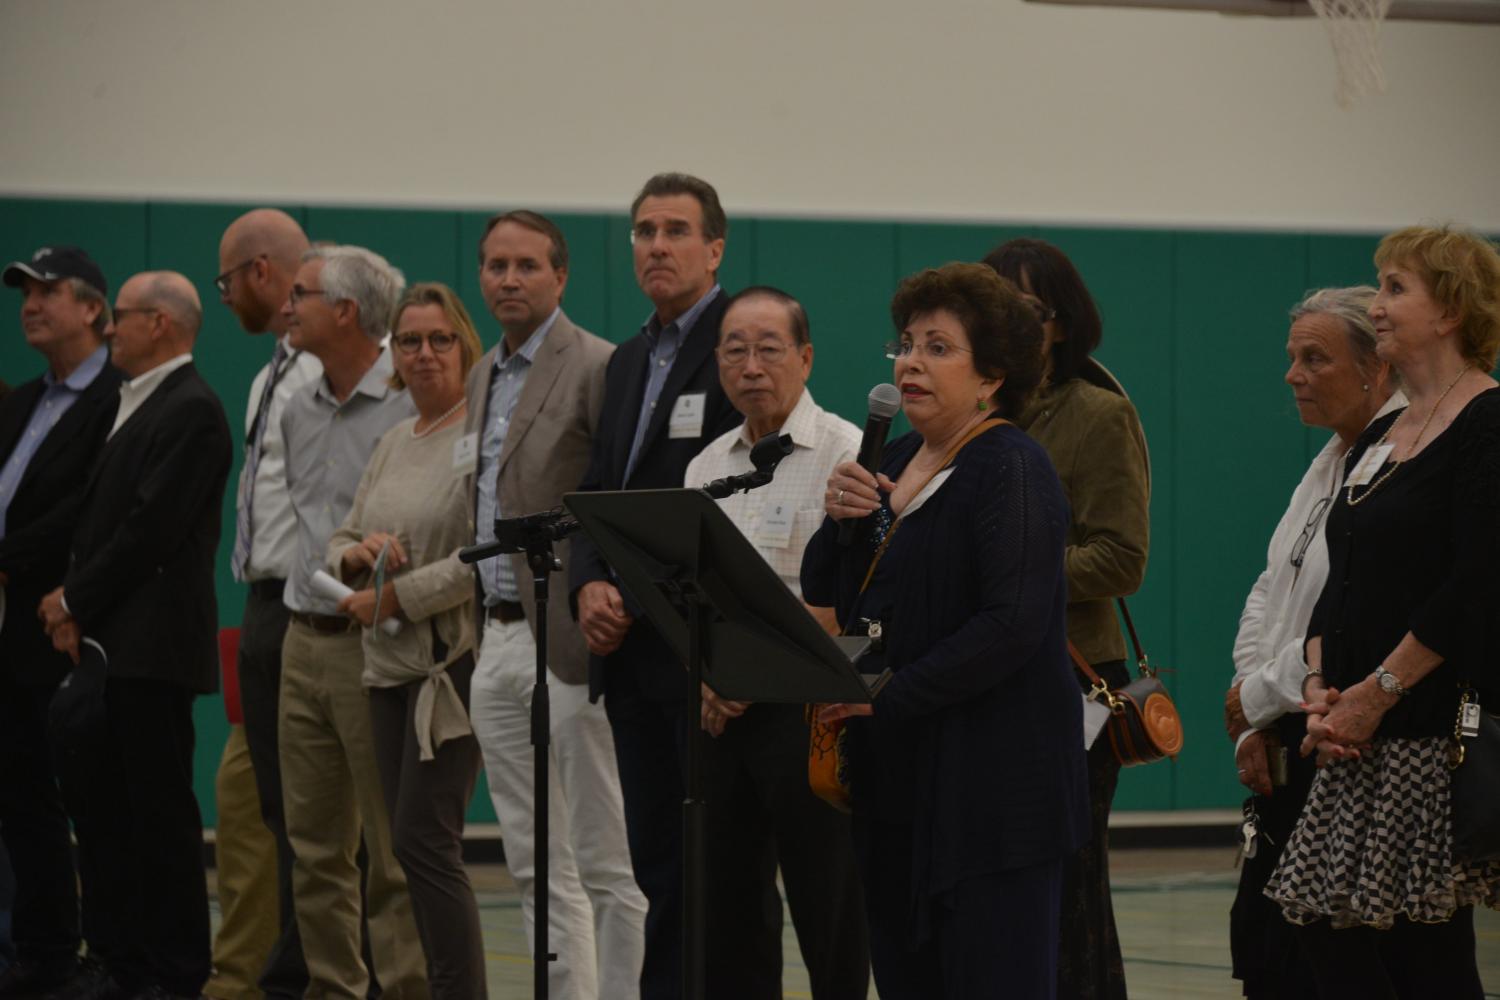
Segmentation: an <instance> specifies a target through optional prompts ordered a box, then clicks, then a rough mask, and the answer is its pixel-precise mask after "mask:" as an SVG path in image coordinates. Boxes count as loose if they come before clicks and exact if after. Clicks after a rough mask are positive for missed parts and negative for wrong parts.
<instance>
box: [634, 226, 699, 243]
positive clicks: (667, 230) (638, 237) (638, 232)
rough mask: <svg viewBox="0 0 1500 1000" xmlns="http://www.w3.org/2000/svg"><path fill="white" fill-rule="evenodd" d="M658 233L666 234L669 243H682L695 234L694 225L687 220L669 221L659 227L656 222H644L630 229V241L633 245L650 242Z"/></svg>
mask: <svg viewBox="0 0 1500 1000" xmlns="http://www.w3.org/2000/svg"><path fill="white" fill-rule="evenodd" d="M657 233H661V234H662V235H663V236H665V237H666V238H667V242H668V243H680V242H682V241H683V240H685V239H687V238H688V237H689V236H692V235H693V227H692V226H690V225H688V224H687V223H686V222H669V223H667V224H666V225H665V226H663V227H662V228H661V229H657V228H656V226H655V224H654V223H650V222H642V223H640V224H639V225H637V226H635V227H634V228H633V229H631V230H630V242H631V244H632V245H634V244H636V243H650V242H651V241H652V240H654V239H656V234H657Z"/></svg>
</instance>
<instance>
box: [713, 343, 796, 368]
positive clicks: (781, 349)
mask: <svg viewBox="0 0 1500 1000" xmlns="http://www.w3.org/2000/svg"><path fill="white" fill-rule="evenodd" d="M714 353H715V354H717V355H718V356H719V364H721V365H724V366H726V367H729V368H738V367H740V366H741V365H743V364H745V363H746V362H747V361H749V360H750V355H751V354H754V355H755V360H757V361H759V362H760V363H761V364H763V365H779V364H781V362H783V361H785V360H786V355H787V346H786V345H785V344H783V343H779V342H777V341H767V342H766V343H764V344H731V345H730V346H729V347H721V348H719V349H718V350H716V351H715V352H714Z"/></svg>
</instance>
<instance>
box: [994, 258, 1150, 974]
mask: <svg viewBox="0 0 1500 1000" xmlns="http://www.w3.org/2000/svg"><path fill="white" fill-rule="evenodd" d="M984 262H985V263H986V264H988V265H989V266H990V267H992V268H994V269H995V270H996V271H998V272H999V273H1000V274H1001V275H1003V276H1004V277H1007V278H1009V279H1010V280H1012V281H1014V282H1015V283H1016V284H1017V285H1019V286H1020V288H1021V290H1022V291H1023V292H1024V293H1025V294H1026V295H1027V296H1028V297H1029V298H1030V299H1031V300H1032V303H1033V305H1034V306H1035V307H1036V309H1037V310H1038V312H1039V313H1040V315H1041V318H1042V331H1043V334H1044V336H1045V339H1046V344H1045V348H1044V349H1045V351H1046V353H1047V365H1048V371H1047V375H1046V377H1045V379H1044V380H1043V382H1042V387H1041V389H1040V390H1038V392H1037V394H1036V396H1035V398H1034V399H1033V400H1032V402H1031V405H1030V406H1028V407H1027V408H1026V411H1025V412H1024V413H1022V414H1021V415H1020V417H1019V418H1018V419H1017V421H1016V423H1018V424H1020V425H1021V427H1023V428H1024V429H1025V430H1026V431H1027V432H1028V433H1030V434H1031V436H1032V437H1033V438H1035V439H1036V441H1037V442H1038V443H1039V444H1040V445H1041V446H1042V447H1043V448H1045V449H1046V450H1047V455H1048V457H1050V458H1051V459H1052V464H1053V465H1054V466H1056V467H1057V475H1058V478H1059V479H1061V480H1062V484H1063V492H1064V493H1066V494H1067V497H1068V505H1069V507H1071V508H1072V515H1073V522H1072V524H1071V525H1070V526H1069V528H1068V544H1067V548H1066V550H1065V551H1064V554H1063V565H1064V570H1065V572H1066V574H1067V580H1068V640H1069V641H1070V642H1071V643H1072V644H1073V645H1074V646H1076V647H1077V648H1078V651H1079V653H1080V654H1081V655H1082V656H1083V658H1084V659H1085V660H1086V661H1087V662H1088V663H1089V665H1090V666H1092V667H1093V668H1094V671H1095V672H1096V673H1097V674H1099V676H1100V677H1102V678H1103V679H1104V680H1106V681H1108V682H1109V685H1110V687H1112V688H1115V687H1120V686H1122V685H1124V684H1126V683H1127V682H1128V681H1129V680H1130V674H1129V671H1128V670H1126V668H1125V639H1124V637H1122V636H1121V635H1120V626H1119V623H1118V621H1117V620H1116V618H1115V609H1114V599H1115V598H1117V597H1125V596H1127V595H1129V594H1133V593H1135V591H1136V589H1137V588H1138V587H1140V585H1141V580H1142V578H1143V577H1144V576H1145V574H1146V550H1147V547H1148V545H1149V542H1150V517H1149V512H1148V509H1147V508H1148V506H1149V502H1150V499H1151V481H1150V465H1149V462H1148V459H1147V456H1146V436H1145V433H1144V432H1143V431H1142V430H1141V419H1140V417H1139V416H1138V415H1137V414H1136V412H1135V407H1134V406H1132V405H1131V404H1130V400H1129V399H1127V398H1126V397H1125V395H1124V393H1123V391H1111V388H1104V386H1105V385H1109V386H1111V387H1112V388H1114V389H1118V386H1117V385H1115V383H1114V380H1113V378H1111V377H1110V376H1109V375H1108V373H1107V372H1105V371H1104V369H1103V367H1102V366H1100V365H1099V364H1098V363H1097V362H1095V361H1093V360H1092V359H1091V358H1090V355H1091V354H1092V353H1093V352H1094V349H1095V348H1097V347H1098V346H1099V340H1100V337H1101V336H1102V328H1101V324H1100V321H1099V310H1098V308H1097V307H1096V306H1095V305H1094V299H1093V296H1091V295H1090V294H1089V291H1088V288H1087V287H1085V285H1084V283H1083V278H1082V277H1081V276H1080V275H1079V274H1078V270H1077V268H1075V267H1074V266H1073V263H1072V261H1070V260H1068V258H1067V256H1066V255H1065V254H1063V252H1062V251H1061V250H1059V249H1057V247H1055V246H1053V245H1052V244H1050V243H1046V242H1043V241H1042V240H1033V239H1017V240H1011V241H1010V242H1008V243H1004V244H1001V245H1000V246H998V247H996V248H995V249H994V250H992V251H991V252H990V254H989V256H988V257H986V258H985V259H984ZM1079 686H1080V688H1081V689H1082V690H1087V689H1088V688H1089V682H1088V681H1087V680H1086V679H1085V678H1083V677H1082V676H1081V675H1080V677H1079ZM1088 767H1089V797H1090V800H1091V802H1090V806H1091V819H1092V828H1093V830H1092V832H1093V837H1092V839H1091V840H1090V841H1089V843H1087V844H1085V845H1084V846H1083V847H1082V848H1081V849H1080V850H1079V851H1078V852H1077V853H1076V854H1075V855H1074V856H1073V858H1072V859H1071V861H1070V863H1069V864H1068V865H1067V867H1066V868H1065V869H1064V872H1063V896H1062V935H1061V938H1060V941H1061V948H1060V950H1059V952H1058V985H1057V996H1058V997H1059V1000H1067V998H1074V997H1078V998H1088V1000H1125V968H1124V963H1123V961H1122V959H1121V955H1120V941H1119V938H1118V936H1117V935H1116V933H1115V917H1114V907H1113V906H1112V905H1111V902H1110V892H1109V839H1108V838H1109V808H1110V804H1111V802H1112V801H1113V800H1114V796H1115V785H1116V783H1117V782H1118V780H1119V777H1120V764H1119V762H1118V761H1117V760H1116V759H1115V756H1114V753H1113V752H1112V751H1111V749H1110V747H1109V742H1108V741H1107V740H1102V739H1101V740H1097V741H1096V742H1095V743H1094V745H1093V747H1092V748H1091V749H1090V750H1089V753H1088Z"/></svg>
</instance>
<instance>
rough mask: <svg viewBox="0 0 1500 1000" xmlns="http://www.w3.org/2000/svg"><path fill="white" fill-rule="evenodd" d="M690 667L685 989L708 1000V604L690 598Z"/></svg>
mask: <svg viewBox="0 0 1500 1000" xmlns="http://www.w3.org/2000/svg"><path fill="white" fill-rule="evenodd" d="M687 596H688V603H689V610H688V662H689V664H690V665H691V669H692V685H693V693H692V695H691V696H690V697H689V699H688V706H689V715H688V759H687V798H686V799H685V800H684V801H683V803H682V845H683V849H682V869H683V880H682V881H683V906H682V989H683V996H684V997H686V998H687V1000H704V990H705V987H706V979H705V976H704V964H705V948H706V943H707V938H706V935H705V925H706V923H707V918H708V903H707V897H706V894H705V891H704V889H705V886H704V869H705V866H706V862H707V860H708V851H707V849H708V843H707V840H708V828H707V826H706V820H707V811H706V808H707V807H706V804H705V802H704V801H703V762H702V752H703V727H702V726H701V725H699V719H700V718H702V713H703V659H704V657H705V655H707V650H705V649H704V648H703V645H704V644H703V604H702V602H701V601H700V600H699V598H698V595H697V594H696V593H694V592H692V591H691V590H690V591H689V593H688V595H687Z"/></svg>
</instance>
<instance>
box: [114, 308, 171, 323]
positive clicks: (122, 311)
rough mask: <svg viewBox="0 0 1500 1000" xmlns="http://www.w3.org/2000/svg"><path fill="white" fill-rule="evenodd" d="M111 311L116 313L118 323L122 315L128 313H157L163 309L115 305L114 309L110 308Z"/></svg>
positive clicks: (115, 318)
mask: <svg viewBox="0 0 1500 1000" xmlns="http://www.w3.org/2000/svg"><path fill="white" fill-rule="evenodd" d="M110 312H111V313H113V315H114V321H115V322H116V323H119V322H120V317H121V316H126V315H129V314H130V313H152V314H155V313H159V312H161V310H160V309H154V308H152V307H151V306H115V307H114V308H113V309H112V310H110Z"/></svg>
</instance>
